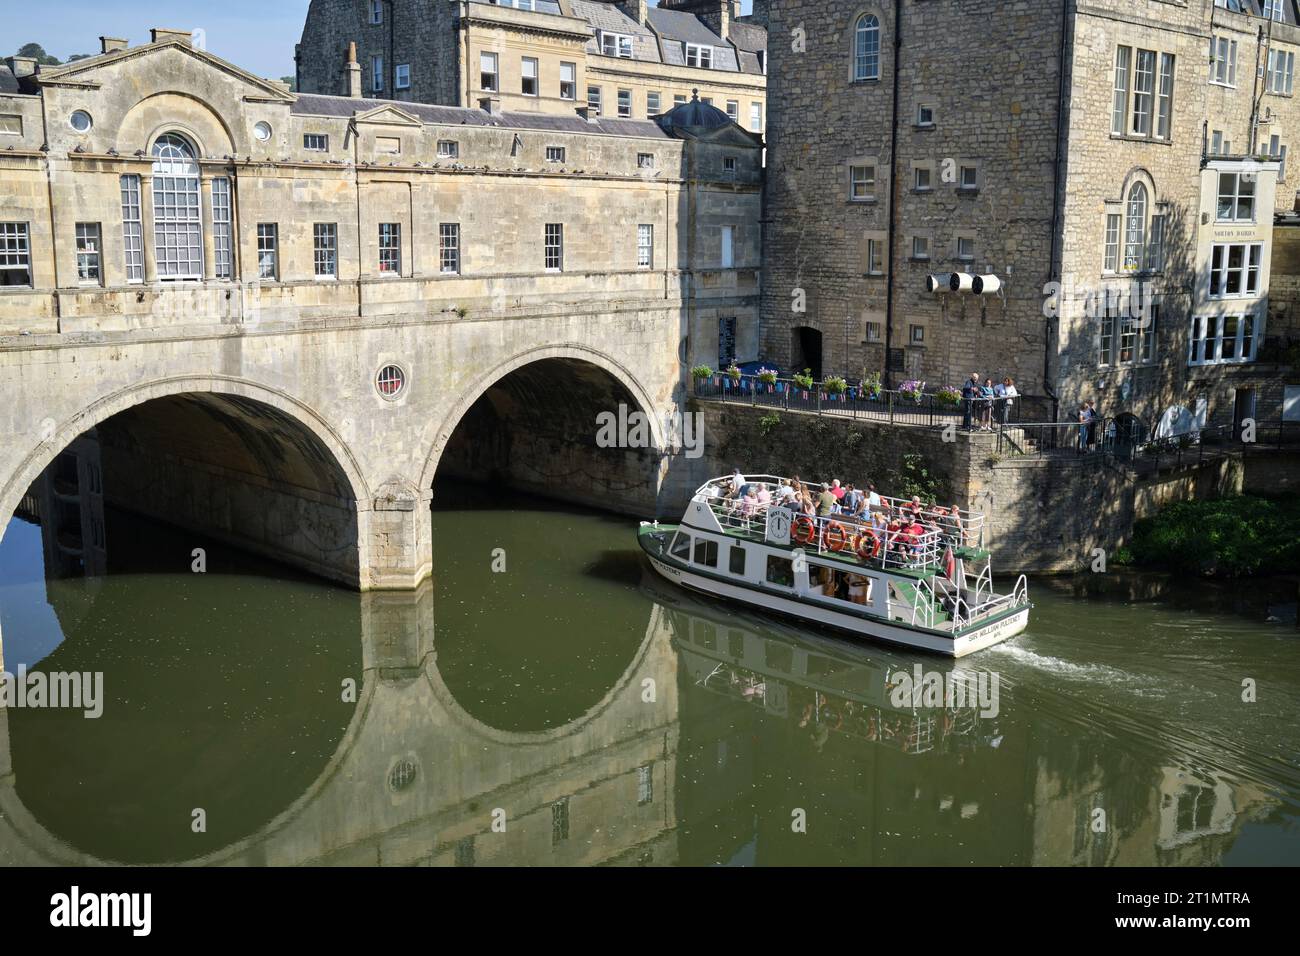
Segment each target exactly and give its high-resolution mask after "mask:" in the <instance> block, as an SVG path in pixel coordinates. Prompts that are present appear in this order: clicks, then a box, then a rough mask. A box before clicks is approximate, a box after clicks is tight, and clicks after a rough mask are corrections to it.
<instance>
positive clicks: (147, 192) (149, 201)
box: [140, 173, 158, 285]
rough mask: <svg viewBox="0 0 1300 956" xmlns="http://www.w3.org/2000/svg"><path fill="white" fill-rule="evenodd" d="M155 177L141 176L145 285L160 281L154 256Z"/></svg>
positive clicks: (147, 174) (141, 222) (141, 219)
mask: <svg viewBox="0 0 1300 956" xmlns="http://www.w3.org/2000/svg"><path fill="white" fill-rule="evenodd" d="M154 242H155V240H154V234H153V176H152V175H151V174H149V173H141V174H140V244H141V245H142V246H144V250H143V252H144V281H145V285H148V284H149V283H151V282H157V281H158V262H157V260H156V257H155V255H154Z"/></svg>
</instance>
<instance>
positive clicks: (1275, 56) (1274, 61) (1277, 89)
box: [1264, 49, 1295, 96]
mask: <svg viewBox="0 0 1300 956" xmlns="http://www.w3.org/2000/svg"><path fill="white" fill-rule="evenodd" d="M1294 81H1295V53H1294V52H1293V51H1291V50H1277V49H1271V50H1269V51H1268V63H1267V70H1266V73H1265V82H1264V91H1265V92H1266V93H1272V94H1273V95H1275V96H1290V95H1291V89H1292V84H1293V82H1294Z"/></svg>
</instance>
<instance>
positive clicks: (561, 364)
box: [434, 357, 660, 514]
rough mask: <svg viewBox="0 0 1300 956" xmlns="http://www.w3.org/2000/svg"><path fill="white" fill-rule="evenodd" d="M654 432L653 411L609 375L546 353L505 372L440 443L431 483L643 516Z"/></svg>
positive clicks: (651, 493)
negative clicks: (469, 486)
mask: <svg viewBox="0 0 1300 956" xmlns="http://www.w3.org/2000/svg"><path fill="white" fill-rule="evenodd" d="M659 436H660V428H659V426H658V424H657V423H656V422H655V421H654V419H653V415H652V413H650V412H649V411H648V410H647V409H645V408H644V407H643V403H642V402H641V401H640V400H639V399H638V398H637V397H636V396H634V395H633V393H632V390H631V388H630V387H629V385H628V384H626V383H625V382H624V381H623V380H621V379H620V377H618V376H617V375H615V374H614V373H613V372H611V371H609V370H607V369H605V368H602V367H601V366H599V365H596V364H594V363H593V362H590V361H584V360H582V359H578V358H568V357H556V358H542V359H538V360H537V361H533V362H528V363H526V364H523V365H521V366H519V367H518V368H515V369H514V370H512V371H509V372H507V373H506V374H504V375H503V376H502V377H500V378H499V379H497V380H496V381H495V382H493V383H492V384H491V385H490V386H489V387H488V388H487V389H486V390H485V391H484V392H483V393H482V394H481V395H480V396H479V397H478V399H477V400H476V401H474V403H473V404H472V405H471V406H470V407H469V409H468V410H467V411H466V412H465V413H464V414H463V415H462V416H461V418H460V421H459V422H458V423H457V425H456V428H455V431H454V432H453V433H452V435H451V437H450V438H449V439H448V440H447V443H446V445H445V447H444V448H443V449H442V450H441V453H440V455H439V457H438V460H437V463H436V467H437V472H436V479H435V480H436V481H439V482H441V481H445V480H447V479H450V480H452V481H453V482H455V481H458V482H466V483H472V484H474V485H478V486H481V487H488V488H490V489H492V490H493V491H494V492H498V493H499V492H500V491H501V490H503V489H507V488H508V489H511V490H513V491H516V492H521V493H524V494H526V495H529V496H533V497H540V498H546V499H550V500H553V501H563V502H570V503H574V504H581V505H586V506H589V507H593V508H599V509H602V510H605V511H618V512H626V513H631V514H648V513H651V512H653V511H654V503H655V490H656V488H655V485H656V476H657V470H658V466H659V461H660V457H659V444H660V437H659ZM437 499H438V494H437V488H436V486H435V493H434V501H435V503H436V502H437Z"/></svg>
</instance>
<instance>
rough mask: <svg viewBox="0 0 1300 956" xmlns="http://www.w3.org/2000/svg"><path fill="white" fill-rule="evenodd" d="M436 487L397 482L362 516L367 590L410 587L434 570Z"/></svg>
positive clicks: (384, 488)
mask: <svg viewBox="0 0 1300 956" xmlns="http://www.w3.org/2000/svg"><path fill="white" fill-rule="evenodd" d="M432 499H433V494H432V491H428V492H424V493H423V494H421V493H420V492H419V491H417V490H416V489H415V488H413V487H411V486H409V485H407V484H405V483H402V482H396V481H391V482H389V483H387V484H385V485H384V486H382V487H381V488H380V489H379V491H378V492H376V494H375V497H374V499H373V500H372V501H370V502H368V504H369V505H370V508H369V509H368V510H365V511H361V512H360V513H359V514H358V515H357V517H358V523H359V525H360V529H359V530H360V534H361V540H362V547H363V553H362V554H361V589H362V590H363V591H404V590H410V589H412V588H415V587H417V586H418V585H419V584H420V582H422V581H423V580H425V579H426V578H427V577H429V575H430V574H432V573H433V545H432V538H433V520H432V516H431V514H430V511H429V507H430V503H431V502H432Z"/></svg>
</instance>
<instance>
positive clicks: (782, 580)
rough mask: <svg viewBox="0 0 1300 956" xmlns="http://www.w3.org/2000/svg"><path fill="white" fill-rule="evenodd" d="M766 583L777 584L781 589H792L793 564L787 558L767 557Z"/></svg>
mask: <svg viewBox="0 0 1300 956" xmlns="http://www.w3.org/2000/svg"><path fill="white" fill-rule="evenodd" d="M767 581H768V583H769V584H779V585H780V586H781V587H783V588H792V587H794V562H793V561H791V560H790V559H789V558H778V557H777V556H776V555H774V554H773V555H769V556H768V559H767Z"/></svg>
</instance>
